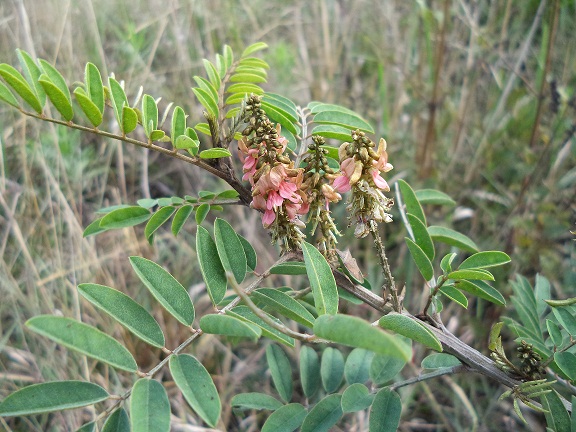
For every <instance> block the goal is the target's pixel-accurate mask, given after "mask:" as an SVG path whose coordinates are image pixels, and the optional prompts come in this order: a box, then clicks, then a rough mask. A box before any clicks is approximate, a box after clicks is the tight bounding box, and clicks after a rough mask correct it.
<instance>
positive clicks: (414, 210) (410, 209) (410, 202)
mask: <svg viewBox="0 0 576 432" xmlns="http://www.w3.org/2000/svg"><path fill="white" fill-rule="evenodd" d="M398 186H399V187H400V192H401V193H402V199H403V200H404V205H405V206H406V213H410V214H413V215H414V216H416V217H417V218H418V219H420V221H421V222H422V223H423V224H424V226H426V215H425V214H424V210H423V209H422V206H421V205H420V202H419V201H418V198H417V197H416V193H415V192H414V190H413V189H412V187H411V186H410V185H409V184H408V183H406V182H405V181H404V180H398ZM428 229H430V228H428ZM430 235H432V234H430ZM426 280H429V279H426Z"/></svg>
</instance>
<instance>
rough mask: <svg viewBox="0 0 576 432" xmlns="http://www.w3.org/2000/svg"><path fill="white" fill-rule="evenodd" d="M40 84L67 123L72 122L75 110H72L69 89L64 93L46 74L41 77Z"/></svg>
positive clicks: (66, 88)
mask: <svg viewBox="0 0 576 432" xmlns="http://www.w3.org/2000/svg"><path fill="white" fill-rule="evenodd" d="M38 82H39V83H40V85H41V86H42V88H43V89H44V92H45V93H46V94H47V95H48V98H49V99H50V101H51V102H52V104H53V105H54V107H55V108H56V109H57V110H58V112H59V113H60V114H61V115H62V117H63V118H64V119H65V120H66V121H71V120H72V118H73V117H74V109H73V108H72V100H71V98H70V90H68V87H64V88H65V90H66V91H65V92H64V91H62V89H61V88H60V87H59V86H58V85H57V84H56V83H54V82H53V81H52V80H51V79H50V78H49V77H48V75H46V74H42V75H40V78H39V79H38Z"/></svg>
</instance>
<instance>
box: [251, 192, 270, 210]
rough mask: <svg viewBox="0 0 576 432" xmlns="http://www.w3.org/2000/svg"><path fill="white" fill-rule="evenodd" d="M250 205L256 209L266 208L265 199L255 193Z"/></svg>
mask: <svg viewBox="0 0 576 432" xmlns="http://www.w3.org/2000/svg"><path fill="white" fill-rule="evenodd" d="M250 205H251V206H252V208H255V209H258V210H266V200H265V199H264V197H263V196H262V195H256V196H255V197H254V198H252V203H251V204H250Z"/></svg>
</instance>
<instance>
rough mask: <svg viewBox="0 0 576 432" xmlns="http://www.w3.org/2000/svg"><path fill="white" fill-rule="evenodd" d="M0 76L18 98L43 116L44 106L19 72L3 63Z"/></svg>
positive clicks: (0, 67)
mask: <svg viewBox="0 0 576 432" xmlns="http://www.w3.org/2000/svg"><path fill="white" fill-rule="evenodd" d="M0 76H2V78H4V81H6V83H7V84H8V85H9V86H10V87H12V88H13V89H14V91H15V92H16V93H17V94H18V96H20V97H21V98H22V99H23V100H24V101H26V103H27V104H28V105H30V106H31V107H32V109H33V110H34V111H36V112H37V113H38V114H42V105H41V104H40V101H39V100H38V97H37V96H36V93H35V92H34V91H33V90H32V88H31V87H30V85H29V84H28V83H27V82H26V80H25V79H24V77H23V76H22V74H21V73H20V72H18V71H17V70H16V69H14V68H13V67H12V66H10V65H9V64H6V63H2V64H0Z"/></svg>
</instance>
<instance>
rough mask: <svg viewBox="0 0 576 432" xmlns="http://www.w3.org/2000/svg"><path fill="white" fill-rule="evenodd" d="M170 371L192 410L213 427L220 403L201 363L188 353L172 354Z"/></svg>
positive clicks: (216, 420)
mask: <svg viewBox="0 0 576 432" xmlns="http://www.w3.org/2000/svg"><path fill="white" fill-rule="evenodd" d="M170 373H171V374H172V376H173V377H174V381H175V382H176V385H177V386H178V388H179V389H180V391H181V392H182V394H183V395H184V399H186V402H188V404H189V405H190V406H191V407H192V409H193V410H194V412H196V414H198V415H199V416H200V418H202V420H204V421H205V422H206V423H207V424H208V425H210V426H212V427H214V428H215V427H216V424H217V423H218V419H219V418H220V412H221V411H222V405H221V403H220V397H219V396H218V390H217V389H216V386H215V385H214V382H213V381H212V377H211V376H210V374H209V373H208V371H207V370H206V368H205V367H204V366H203V365H202V363H200V362H199V361H198V360H197V359H196V358H195V357H193V356H191V355H189V354H179V355H177V356H172V357H171V358H170Z"/></svg>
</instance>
